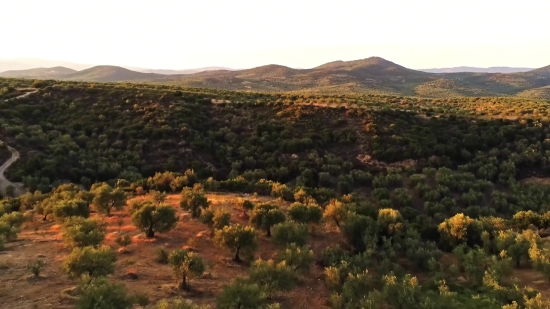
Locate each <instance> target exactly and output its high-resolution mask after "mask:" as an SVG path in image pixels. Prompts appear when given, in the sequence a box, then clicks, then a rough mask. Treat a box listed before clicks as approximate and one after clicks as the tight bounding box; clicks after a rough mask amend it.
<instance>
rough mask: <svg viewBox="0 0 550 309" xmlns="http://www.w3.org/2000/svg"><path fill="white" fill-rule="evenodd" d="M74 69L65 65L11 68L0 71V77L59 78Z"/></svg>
mask: <svg viewBox="0 0 550 309" xmlns="http://www.w3.org/2000/svg"><path fill="white" fill-rule="evenodd" d="M76 72H77V71H76V70H73V69H69V68H66V67H53V68H36V69H28V70H12V71H5V72H2V73H0V77H12V78H36V79H61V78H63V77H64V76H66V75H69V74H72V73H76Z"/></svg>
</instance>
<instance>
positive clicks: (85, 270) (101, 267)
mask: <svg viewBox="0 0 550 309" xmlns="http://www.w3.org/2000/svg"><path fill="white" fill-rule="evenodd" d="M115 262H116V255H115V254H114V252H113V251H112V250H111V248H110V247H109V246H103V247H100V248H94V247H84V248H74V249H73V251H72V252H71V253H70V254H69V255H68V256H67V257H66V258H65V261H63V268H64V269H65V272H66V273H67V274H69V275H70V276H73V277H80V276H81V275H84V274H88V275H89V276H91V277H100V276H106V275H109V274H112V273H113V272H114V271H115V265H114V264H115Z"/></svg>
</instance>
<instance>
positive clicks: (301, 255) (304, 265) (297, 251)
mask: <svg viewBox="0 0 550 309" xmlns="http://www.w3.org/2000/svg"><path fill="white" fill-rule="evenodd" d="M275 261H276V262H277V263H280V262H282V261H285V262H286V264H287V265H288V266H289V267H290V268H292V270H294V271H297V272H301V273H309V271H310V269H311V265H313V251H312V250H310V249H309V248H308V247H306V246H302V247H299V246H297V245H296V244H290V245H289V246H288V247H287V248H286V249H284V250H281V251H279V252H277V257H276V258H275Z"/></svg>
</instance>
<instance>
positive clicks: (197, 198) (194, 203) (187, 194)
mask: <svg viewBox="0 0 550 309" xmlns="http://www.w3.org/2000/svg"><path fill="white" fill-rule="evenodd" d="M209 205H210V202H208V199H207V198H206V196H205V195H204V194H203V193H202V192H200V191H199V192H195V191H193V190H191V189H190V188H188V187H185V188H183V190H182V191H181V195H180V207H181V208H182V209H183V210H188V211H190V212H191V217H193V218H199V217H200V216H201V211H202V210H203V209H207V208H208V206H209Z"/></svg>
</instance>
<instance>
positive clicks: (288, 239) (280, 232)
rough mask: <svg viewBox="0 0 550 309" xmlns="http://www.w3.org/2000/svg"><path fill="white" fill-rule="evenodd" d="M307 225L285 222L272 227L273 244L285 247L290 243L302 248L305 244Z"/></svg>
mask: <svg viewBox="0 0 550 309" xmlns="http://www.w3.org/2000/svg"><path fill="white" fill-rule="evenodd" d="M307 235H308V233H307V225H305V224H303V223H296V222H294V221H286V222H283V223H278V224H275V225H274V226H273V237H272V239H273V242H274V243H275V244H278V245H282V246H287V245H290V244H292V243H295V244H297V245H298V246H304V245H305V244H306V243H307Z"/></svg>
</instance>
